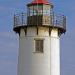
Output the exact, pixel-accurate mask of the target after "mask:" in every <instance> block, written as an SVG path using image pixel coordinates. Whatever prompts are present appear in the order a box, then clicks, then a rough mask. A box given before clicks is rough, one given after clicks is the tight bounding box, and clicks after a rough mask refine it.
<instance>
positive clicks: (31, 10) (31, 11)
mask: <svg viewBox="0 0 75 75" xmlns="http://www.w3.org/2000/svg"><path fill="white" fill-rule="evenodd" d="M29 11H30V16H32V15H33V6H30V7H29Z"/></svg>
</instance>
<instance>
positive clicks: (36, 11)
mask: <svg viewBox="0 0 75 75" xmlns="http://www.w3.org/2000/svg"><path fill="white" fill-rule="evenodd" d="M42 11H43V6H42V5H35V6H34V15H41V14H42Z"/></svg>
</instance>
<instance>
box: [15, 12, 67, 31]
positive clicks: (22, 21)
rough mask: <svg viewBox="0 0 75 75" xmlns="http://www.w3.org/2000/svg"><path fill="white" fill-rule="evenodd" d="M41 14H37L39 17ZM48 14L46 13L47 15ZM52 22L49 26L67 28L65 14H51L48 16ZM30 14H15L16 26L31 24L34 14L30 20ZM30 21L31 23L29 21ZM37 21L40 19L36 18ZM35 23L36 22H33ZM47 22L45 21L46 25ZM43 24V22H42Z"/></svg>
mask: <svg viewBox="0 0 75 75" xmlns="http://www.w3.org/2000/svg"><path fill="white" fill-rule="evenodd" d="M39 16H40V15H39ZM39 16H36V17H37V18H38V17H39ZM45 16H46V15H45ZM48 18H49V20H48V21H50V22H48V25H49V26H53V27H60V28H62V29H65V30H66V17H65V16H64V15H55V14H51V15H50V17H49V16H48ZM28 19H29V18H28V16H27V14H25V13H21V14H16V15H14V28H15V27H19V26H27V25H28V26H29V25H31V23H32V22H33V21H34V17H33V16H32V18H31V20H29V21H30V22H29V21H28ZM27 22H29V23H27ZM36 22H38V19H36ZM32 24H33V25H34V23H32ZM46 24H47V22H46V23H45V25H46ZM42 25H43V24H42Z"/></svg>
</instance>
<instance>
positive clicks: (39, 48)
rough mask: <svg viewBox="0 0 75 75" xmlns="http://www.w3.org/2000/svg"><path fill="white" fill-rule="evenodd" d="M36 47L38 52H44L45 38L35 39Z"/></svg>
mask: <svg viewBox="0 0 75 75" xmlns="http://www.w3.org/2000/svg"><path fill="white" fill-rule="evenodd" d="M35 49H36V50H35V51H36V52H41V53H42V52H43V40H35Z"/></svg>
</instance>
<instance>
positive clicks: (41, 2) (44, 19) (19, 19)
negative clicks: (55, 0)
mask: <svg viewBox="0 0 75 75" xmlns="http://www.w3.org/2000/svg"><path fill="white" fill-rule="evenodd" d="M31 26H32V27H34V26H35V27H38V26H43V27H48V28H49V29H51V28H57V29H58V30H59V31H60V33H65V32H66V16H64V15H59V14H55V13H54V12H53V4H52V3H49V2H48V1H47V0H33V1H32V2H31V3H29V4H27V13H23V12H22V13H20V14H15V15H14V28H13V29H14V31H15V32H17V33H19V31H20V29H21V28H28V27H31Z"/></svg>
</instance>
